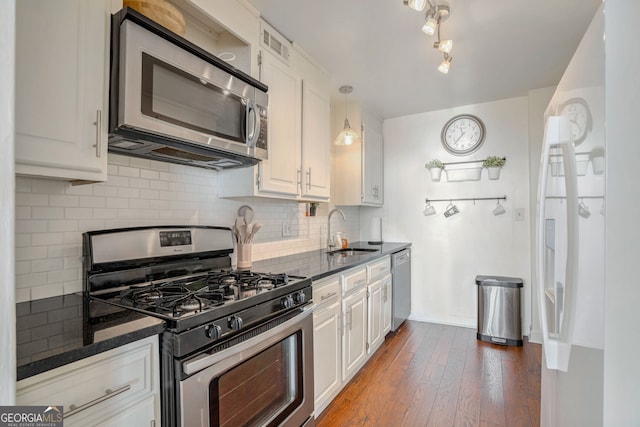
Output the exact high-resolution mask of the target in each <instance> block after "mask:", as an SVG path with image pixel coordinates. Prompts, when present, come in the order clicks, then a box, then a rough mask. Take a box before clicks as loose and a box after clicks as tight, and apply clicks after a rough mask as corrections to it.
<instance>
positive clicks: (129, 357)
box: [16, 336, 161, 427]
mask: <svg viewBox="0 0 640 427" xmlns="http://www.w3.org/2000/svg"><path fill="white" fill-rule="evenodd" d="M16 404H18V405H41V406H49V405H62V406H63V408H64V425H65V427H69V426H83V427H84V426H122V425H132V426H133V425H135V426H160V425H161V423H160V366H159V350H158V337H157V336H152V337H149V338H145V339H142V340H139V341H136V342H133V343H130V344H127V345H124V346H122V347H118V348H115V349H112V350H109V351H106V352H104V353H100V354H97V355H95V356H91V357H87V358H85V359H82V360H79V361H77V362H73V363H70V364H68V365H64V366H61V367H59V368H55V369H52V370H50V371H47V372H44V373H42V374H38V375H34V376H33V377H29V378H26V379H24V380H21V381H19V382H18V384H17V393H16Z"/></svg>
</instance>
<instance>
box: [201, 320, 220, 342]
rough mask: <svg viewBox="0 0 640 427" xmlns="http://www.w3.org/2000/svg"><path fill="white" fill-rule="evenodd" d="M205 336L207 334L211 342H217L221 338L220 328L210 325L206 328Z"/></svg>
mask: <svg viewBox="0 0 640 427" xmlns="http://www.w3.org/2000/svg"><path fill="white" fill-rule="evenodd" d="M205 334H207V336H208V337H209V338H211V339H212V340H217V339H219V338H220V337H221V336H222V328H221V327H220V326H218V325H214V324H213V323H212V324H211V325H209V326H207V327H206V329H205Z"/></svg>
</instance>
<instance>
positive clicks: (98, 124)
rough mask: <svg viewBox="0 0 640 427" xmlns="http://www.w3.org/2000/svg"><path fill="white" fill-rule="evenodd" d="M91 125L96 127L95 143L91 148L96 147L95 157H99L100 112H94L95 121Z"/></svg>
mask: <svg viewBox="0 0 640 427" xmlns="http://www.w3.org/2000/svg"><path fill="white" fill-rule="evenodd" d="M93 124H94V125H95V126H96V143H95V144H93V146H94V147H96V157H100V156H101V154H102V110H96V121H95V122H93Z"/></svg>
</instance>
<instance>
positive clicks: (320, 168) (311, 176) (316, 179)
mask: <svg viewBox="0 0 640 427" xmlns="http://www.w3.org/2000/svg"><path fill="white" fill-rule="evenodd" d="M302 104H303V107H302V113H303V114H302V196H303V197H305V198H319V199H328V198H329V196H330V194H329V193H330V183H331V176H330V173H329V171H330V166H331V165H330V163H331V158H330V154H331V152H330V149H329V141H330V136H329V123H330V118H329V114H330V113H329V95H328V93H327V90H326V89H325V90H322V89H320V88H318V87H317V86H315V85H314V84H313V83H311V82H307V81H305V82H304V83H303V86H302Z"/></svg>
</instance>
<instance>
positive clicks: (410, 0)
mask: <svg viewBox="0 0 640 427" xmlns="http://www.w3.org/2000/svg"><path fill="white" fill-rule="evenodd" d="M403 3H404V5H405V6H409V8H410V9H413V10H415V11H418V12H422V11H423V10H424V8H425V7H426V6H427V0H403Z"/></svg>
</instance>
